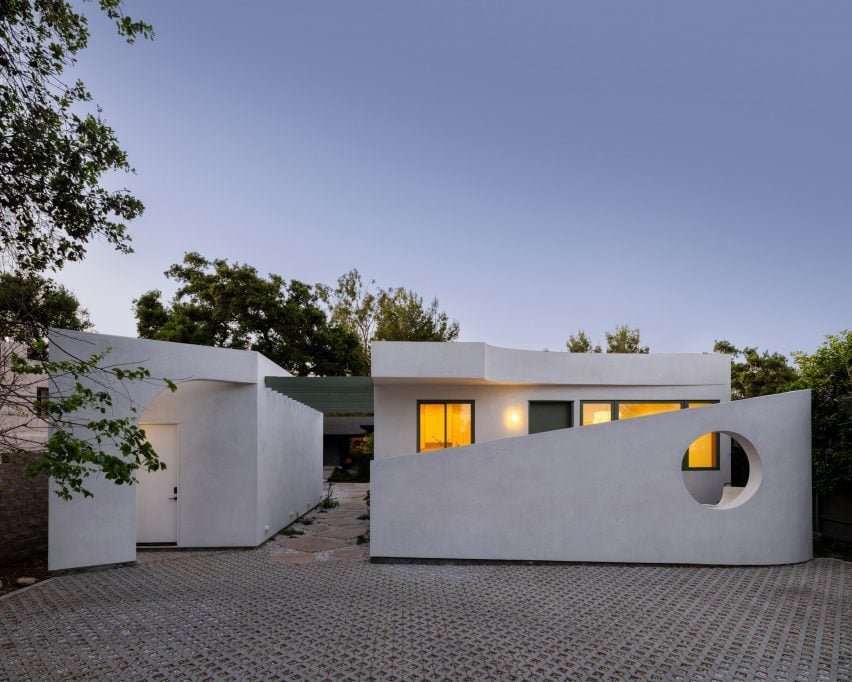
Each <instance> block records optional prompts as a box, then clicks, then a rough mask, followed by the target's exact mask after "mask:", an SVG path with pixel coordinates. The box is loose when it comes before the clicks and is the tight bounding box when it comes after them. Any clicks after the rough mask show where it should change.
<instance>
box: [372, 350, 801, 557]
mask: <svg viewBox="0 0 852 682" xmlns="http://www.w3.org/2000/svg"><path fill="white" fill-rule="evenodd" d="M372 375H373V381H374V400H375V418H374V419H375V461H374V462H373V468H372V488H371V491H372V492H371V502H372V504H371V555H372V556H373V557H393V558H432V559H449V558H455V559H507V560H513V559H514V560H530V559H535V560H552V561H625V562H683V563H720V564H721V563H742V564H762V563H785V562H792V561H803V560H805V559H807V558H809V557H810V553H811V546H810V515H811V510H810V495H811V492H810V395H809V393H808V392H807V391H800V392H794V393H789V394H782V395H779V396H770V397H767V398H759V399H752V400H743V401H736V402H731V401H730V358H729V357H728V356H725V355H717V354H686V355H666V354H649V355H639V354H572V353H548V352H536V351H519V350H510V349H504V348H495V347H491V346H488V345H486V344H483V343H448V344H443V343H386V342H379V343H374V344H373V366H372ZM636 417H641V419H636ZM732 435H734V436H735V437H736V440H737V442H738V443H739V444H740V445H741V446H742V449H743V453H744V454H743V459H745V460H746V461H747V466H746V468H747V470H748V472H747V477H748V480H747V482H746V481H742V482H741V483H739V485H737V486H734V487H726V486H729V484H730V483H731V480H732V470H731V436H732ZM764 472H765V476H764Z"/></svg>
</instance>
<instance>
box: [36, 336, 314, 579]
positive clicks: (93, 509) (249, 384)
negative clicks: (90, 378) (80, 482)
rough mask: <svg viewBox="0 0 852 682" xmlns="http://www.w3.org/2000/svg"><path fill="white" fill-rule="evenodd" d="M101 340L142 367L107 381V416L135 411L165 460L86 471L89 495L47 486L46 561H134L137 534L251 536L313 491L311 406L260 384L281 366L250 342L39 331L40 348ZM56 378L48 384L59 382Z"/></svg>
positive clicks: (304, 506)
mask: <svg viewBox="0 0 852 682" xmlns="http://www.w3.org/2000/svg"><path fill="white" fill-rule="evenodd" d="M107 349H110V352H109V354H108V356H107V359H106V360H105V362H107V363H108V364H110V365H118V366H124V367H138V366H144V367H146V368H147V369H148V370H149V371H150V372H151V375H152V380H150V381H144V382H132V383H129V382H123V383H118V382H117V383H115V384H113V385H111V386H109V387H108V388H109V389H110V390H111V393H112V396H113V409H114V416H118V417H121V416H132V417H133V418H134V419H136V420H138V422H139V423H140V424H141V425H142V427H143V428H144V429H145V431H146V434H147V436H148V438H149V440H150V441H151V442H152V444H153V445H154V447H155V450H156V451H157V453H158V455H159V456H160V458H161V459H163V461H165V463H166V465H167V468H166V469H165V470H164V471H156V472H150V473H149V472H139V474H138V476H137V478H138V479H139V484H138V485H133V486H126V485H115V484H114V483H112V482H111V481H107V480H105V479H104V478H103V477H102V476H101V475H97V474H96V475H93V476H90V477H89V478H88V479H87V480H86V482H85V486H86V487H87V488H88V489H89V490H90V491H91V492H92V493H93V494H94V496H93V497H92V498H84V497H82V496H75V497H74V499H72V500H71V501H69V502H65V501H63V500H61V499H59V498H58V497H57V496H56V495H51V497H50V511H49V527H48V535H49V553H48V562H49V568H50V569H51V570H62V569H68V568H79V567H84V566H96V565H102V564H114V563H122V562H128V561H134V560H135V558H136V547H137V544H140V545H145V544H150V545H160V546H163V545H166V546H169V545H171V546H175V547H254V546H256V545H259V544H260V543H262V542H263V541H264V540H266V539H267V538H269V537H271V536H272V535H274V534H275V533H276V532H277V531H279V530H280V529H281V528H283V527H284V526H286V525H288V524H290V523H291V522H292V521H293V520H295V519H296V518H297V517H298V516H301V515H302V514H304V513H305V512H306V511H307V510H308V509H311V508H312V507H314V506H315V505H316V504H317V503H318V502H319V500H320V498H321V497H322V485H323V484H322V414H321V413H320V412H318V411H316V410H314V409H312V408H310V407H308V406H307V405H304V404H302V403H299V402H296V401H294V400H290V399H289V398H286V397H285V396H283V395H281V394H280V393H278V392H276V391H273V390H271V389H269V388H267V387H266V385H265V382H264V380H265V378H266V377H270V376H288V374H287V372H285V371H284V370H283V369H281V368H280V367H279V366H278V365H276V364H275V363H273V362H271V361H270V360H268V359H267V358H265V357H263V356H262V355H260V354H259V353H255V352H251V351H240V350H230V349H223V348H209V347H205V346H194V345H188V344H180V343H166V342H162V341H150V340H146V339H132V338H125V337H120V336H109V335H105V334H91V333H84V332H67V331H60V330H55V331H53V332H52V333H51V358H52V359H61V358H62V357H65V356H73V357H78V358H88V357H89V356H91V355H92V354H93V353H99V352H103V351H105V350H107ZM163 377H166V378H168V379H170V380H171V381H174V382H175V383H176V384H177V386H178V388H177V391H176V392H175V393H172V392H170V391H168V390H167V389H166V387H165V385H164V383H163V382H162V381H161V380H158V379H161V378H163ZM99 379H100V380H101V381H104V377H100V378H99ZM64 381H67V378H63V377H57V378H55V379H54V382H55V385H53V386H51V392H52V393H53V392H54V391H59V392H62V391H64V390H68V388H69V387H68V386H67V385H63V382H64ZM98 388H103V386H99V387H98ZM131 407H135V408H136V411H135V412H133V411H132V410H131Z"/></svg>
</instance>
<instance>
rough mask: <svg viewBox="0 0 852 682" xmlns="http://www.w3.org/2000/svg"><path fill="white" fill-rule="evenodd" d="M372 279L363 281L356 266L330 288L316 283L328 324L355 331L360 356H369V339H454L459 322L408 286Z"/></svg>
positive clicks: (434, 302) (457, 332)
mask: <svg viewBox="0 0 852 682" xmlns="http://www.w3.org/2000/svg"><path fill="white" fill-rule="evenodd" d="M375 284H376V282H375V280H372V279H371V280H369V281H367V282H365V281H364V280H363V278H362V277H361V273H359V272H358V270H350V271H349V272H347V273H345V274H344V275H341V276H340V277H339V278H338V280H337V285H336V286H335V287H334V288H332V287H328V286H325V285H322V284H317V285H316V289H317V292H318V294H319V297H320V299H321V300H322V302H323V303H324V304H325V305H326V307H327V309H328V313H329V317H330V320H331V323H332V324H335V325H338V326H340V327H342V328H344V329H346V330H347V331H350V332H352V333H353V334H355V335H357V337H358V339H359V340H360V342H361V348H362V350H363V352H364V357H365V358H366V359H367V361H369V359H370V343H371V342H372V341H454V340H455V339H457V338H458V335H459V323H458V322H456V321H455V320H453V321H452V322H450V320H449V317H448V316H447V314H446V313H445V312H444V311H442V310H440V309H439V308H438V299H437V298H436V299H433V300H432V302H431V303H430V304H429V306H425V305H424V304H423V298H422V297H421V296H419V295H418V294H416V293H415V292H414V291H411V290H410V289H404V288H396V289H394V288H390V289H378V288H376V286H375Z"/></svg>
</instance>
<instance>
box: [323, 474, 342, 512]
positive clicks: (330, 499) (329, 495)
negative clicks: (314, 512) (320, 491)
mask: <svg viewBox="0 0 852 682" xmlns="http://www.w3.org/2000/svg"><path fill="white" fill-rule="evenodd" d="M338 504H340V503H339V502H338V501H337V500H336V499H335V498H334V482H333V481H329V482H328V485H327V486H326V488H325V495H324V496H323V498H322V500H320V503H319V507H320V510H323V509H325V510H326V511H327V510H329V509H334V508H335V507H336V506H337V505H338Z"/></svg>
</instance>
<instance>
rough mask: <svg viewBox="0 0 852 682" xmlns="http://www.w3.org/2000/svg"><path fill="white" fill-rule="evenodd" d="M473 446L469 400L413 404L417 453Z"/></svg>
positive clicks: (471, 410)
mask: <svg viewBox="0 0 852 682" xmlns="http://www.w3.org/2000/svg"><path fill="white" fill-rule="evenodd" d="M471 443H473V401H472V400H465V401H456V402H445V401H442V400H431V401H425V400H421V401H418V403H417V452H427V451H429V450H441V449H443V448H456V447H459V446H461V445H470V444H471Z"/></svg>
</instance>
